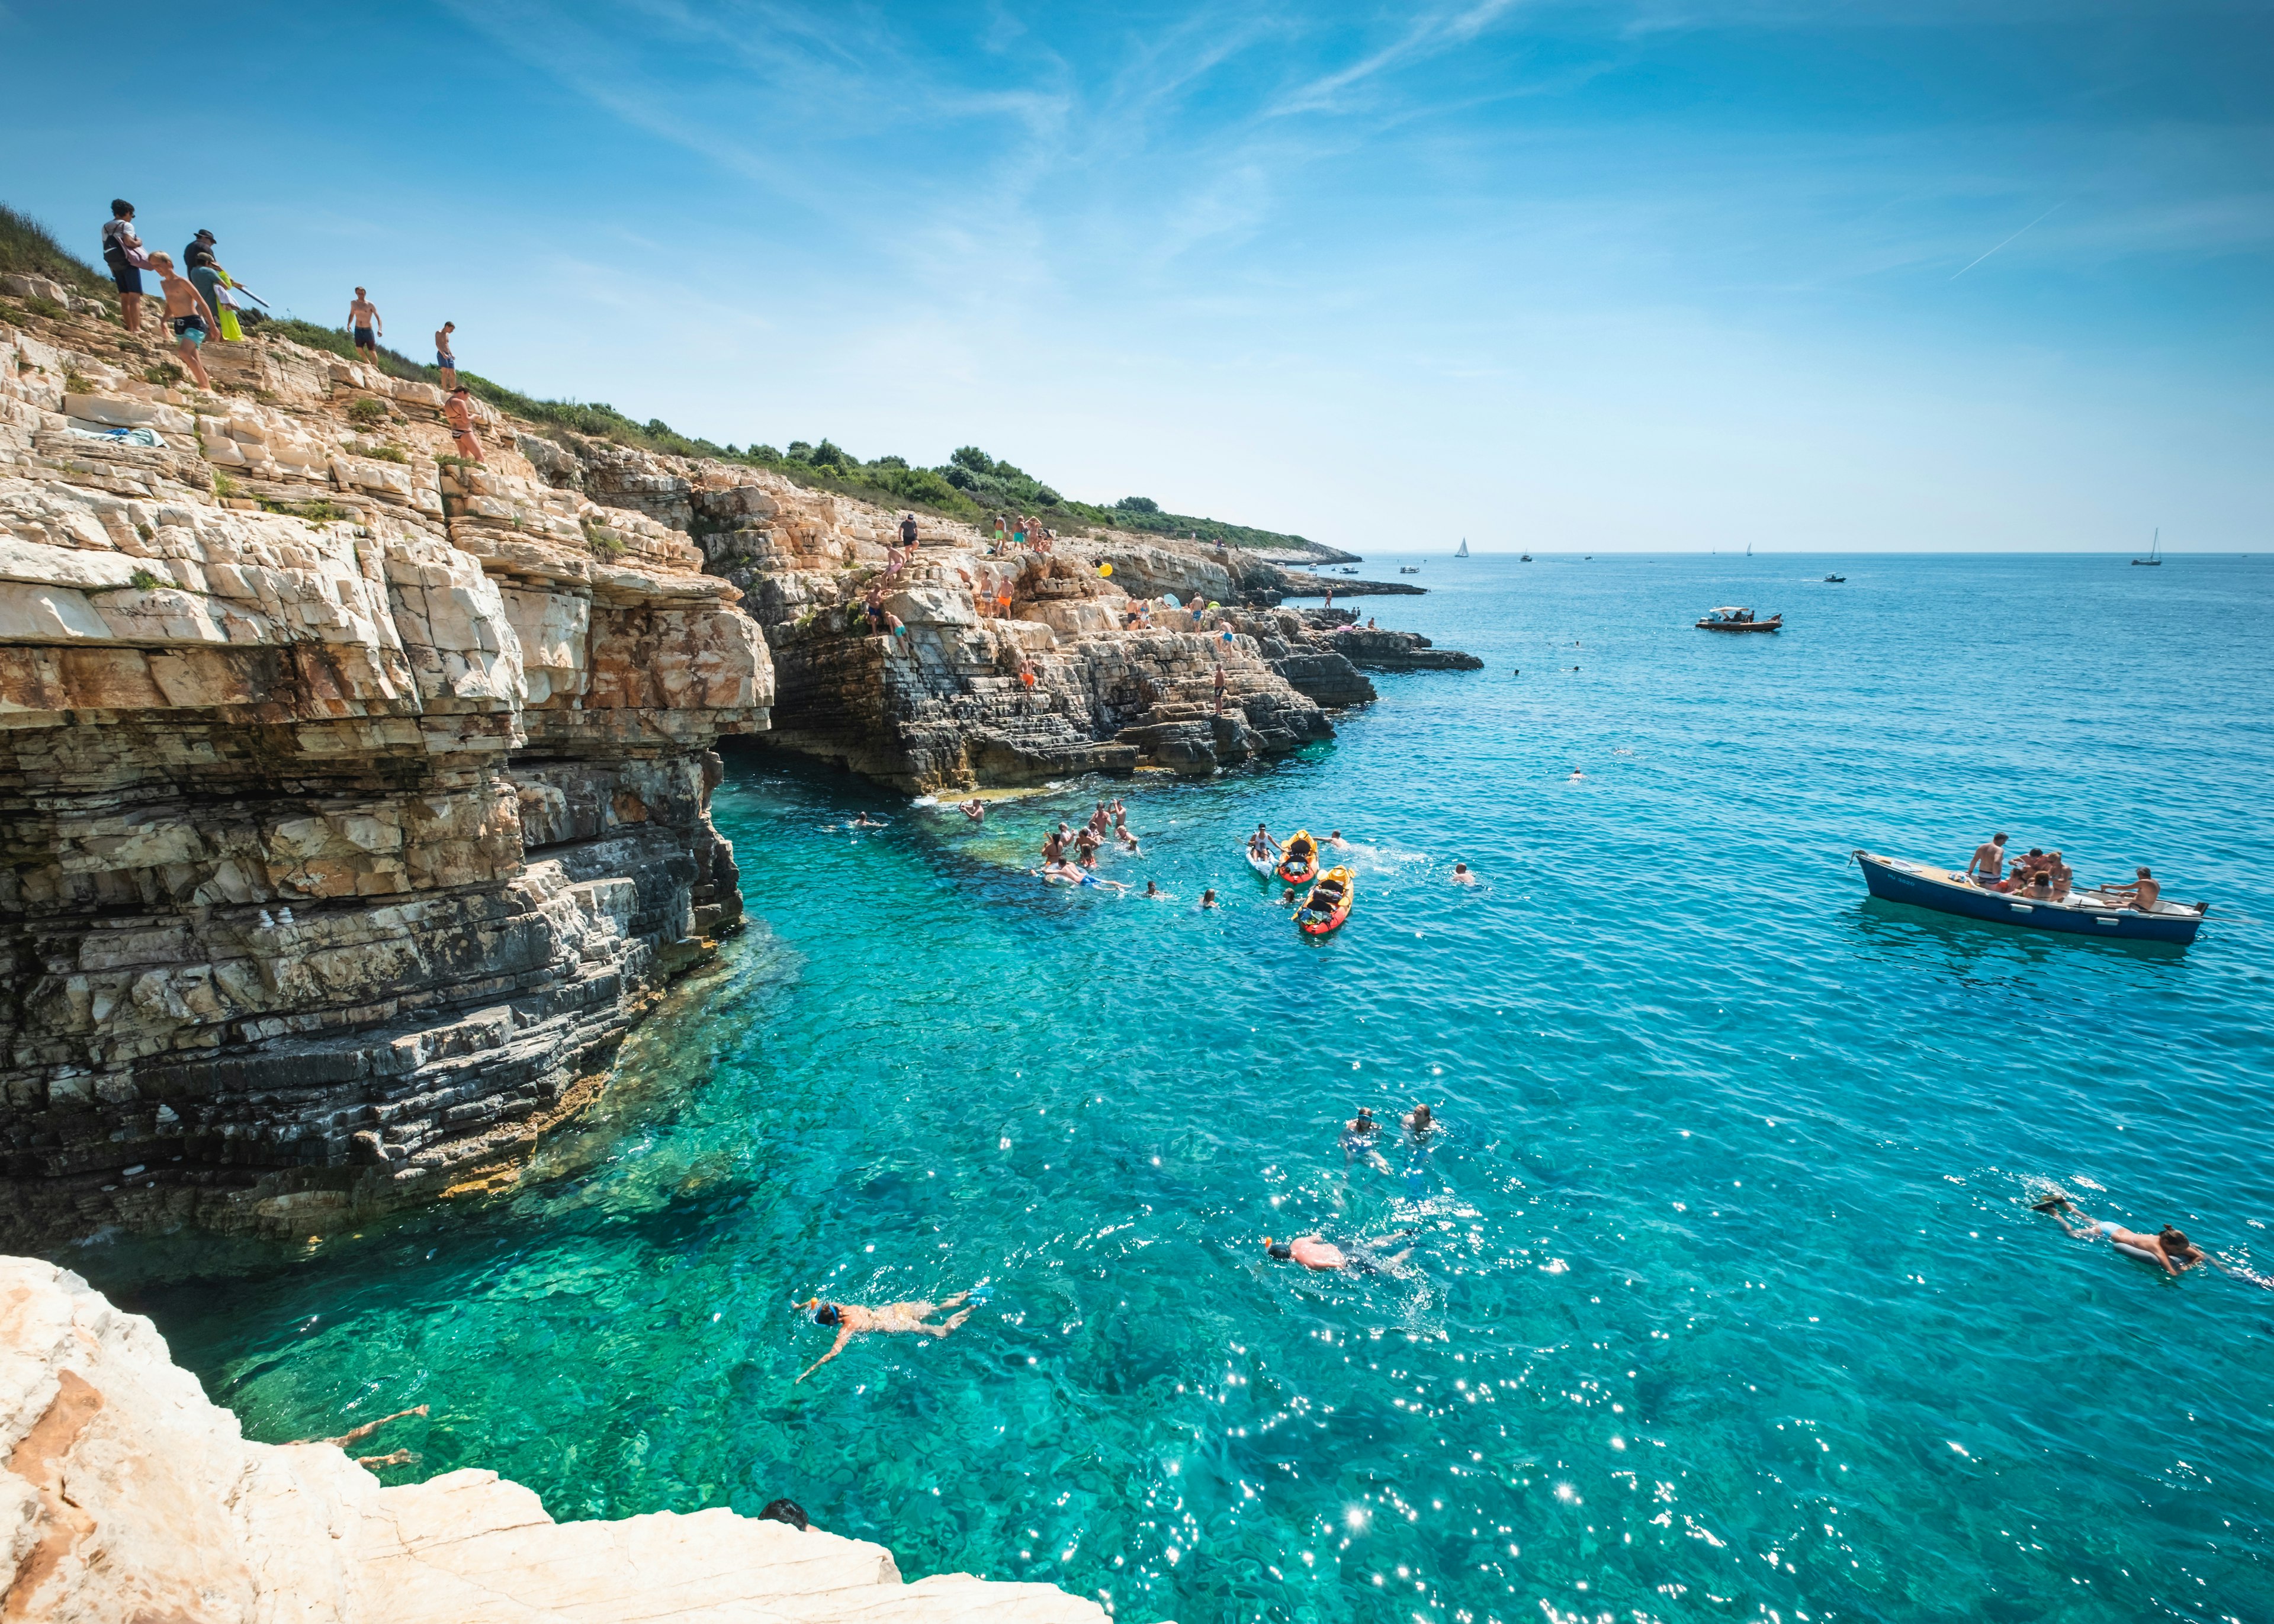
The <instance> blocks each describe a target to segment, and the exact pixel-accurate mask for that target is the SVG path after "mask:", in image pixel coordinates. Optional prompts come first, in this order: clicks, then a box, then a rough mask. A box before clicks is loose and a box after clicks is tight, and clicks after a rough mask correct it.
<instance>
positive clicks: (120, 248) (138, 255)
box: [102, 198, 150, 333]
mask: <svg viewBox="0 0 2274 1624" xmlns="http://www.w3.org/2000/svg"><path fill="white" fill-rule="evenodd" d="M102 262H103V264H104V265H105V266H107V267H109V270H110V285H111V286H112V287H114V288H116V289H118V319H119V320H120V321H121V322H123V323H124V325H125V327H126V330H127V331H128V332H129V333H139V332H140V331H141V330H142V268H143V267H145V266H147V265H148V264H149V263H150V261H149V259H148V258H147V257H146V256H145V255H144V253H143V252H142V239H141V238H140V237H137V236H136V235H135V234H134V205H132V203H129V202H128V201H127V200H126V199H124V198H113V199H110V218H109V220H107V221H105V222H103V226H102Z"/></svg>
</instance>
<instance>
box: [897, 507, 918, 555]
mask: <svg viewBox="0 0 2274 1624" xmlns="http://www.w3.org/2000/svg"><path fill="white" fill-rule="evenodd" d="M920 534H921V532H919V531H918V530H917V529H916V516H915V515H914V514H912V513H904V514H902V515H900V545H902V546H904V547H906V548H907V550H908V555H909V556H910V557H911V558H913V557H914V556H915V550H916V542H917V539H918V537H919V535H920Z"/></svg>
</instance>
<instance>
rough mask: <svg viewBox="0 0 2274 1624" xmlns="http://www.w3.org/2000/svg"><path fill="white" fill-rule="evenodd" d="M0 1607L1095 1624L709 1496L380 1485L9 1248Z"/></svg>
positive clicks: (426, 1623) (311, 1621)
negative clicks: (264, 1422) (225, 1392)
mask: <svg viewBox="0 0 2274 1624" xmlns="http://www.w3.org/2000/svg"><path fill="white" fill-rule="evenodd" d="M0 1453H4V1455H5V1457H6V1461H7V1464H6V1466H5V1468H4V1469H0V1530H4V1538H5V1540H6V1544H7V1549H8V1553H9V1566H8V1570H7V1571H8V1578H7V1582H6V1585H5V1593H4V1597H0V1617H5V1618H8V1619H11V1620H13V1619H41V1620H52V1621H53V1624H123V1621H124V1620H148V1621H151V1624H155V1621H156V1620H197V1624H274V1621H275V1620H284V1619H292V1620H303V1621H305V1624H572V1621H573V1624H589V1621H591V1620H610V1621H611V1624H632V1621H636V1620H664V1619H669V1620H673V1624H835V1621H837V1620H859V1621H860V1624H953V1621H956V1620H990V1624H995V1621H999V1624H1103V1621H1104V1620H1105V1616H1106V1615H1105V1613H1104V1612H1103V1609H1102V1608H1100V1607H1099V1606H1098V1605H1097V1604H1096V1603H1095V1602H1089V1601H1083V1600H1080V1599H1078V1598H1074V1597H1072V1596H1068V1595H1066V1594H1065V1592H1064V1591H1062V1590H1057V1589H1055V1588H1053V1587H1052V1586H1050V1585H1046V1584H1021V1583H993V1582H990V1581H987V1580H984V1579H977V1578H974V1577H972V1576H970V1575H968V1574H938V1575H933V1576H931V1577H930V1578H927V1579H923V1580H920V1581H918V1582H917V1583H914V1584H907V1583H902V1582H901V1578H900V1569H899V1568H898V1567H897V1566H896V1565H895V1564H894V1563H893V1560H892V1553H891V1552H889V1551H887V1550H885V1547H883V1546H882V1545H871V1544H869V1543H867V1542H866V1541H863V1540H857V1539H845V1538H839V1537H838V1536H836V1535H834V1534H825V1533H823V1532H821V1531H820V1530H817V1529H807V1530H800V1529H796V1528H793V1527H791V1526H789V1525H788V1524H787V1523H783V1522H767V1521H762V1520H758V1519H754V1518H750V1517H744V1516H739V1515H735V1514H734V1512H732V1511H729V1510H727V1509H725V1508H724V1507H717V1508H713V1509H711V1510H706V1511H697V1512H694V1513H691V1514H689V1515H677V1514H674V1513H672V1512H668V1511H664V1512H657V1513H654V1514H652V1515H648V1516H638V1517H627V1518H625V1519H623V1520H622V1521H621V1522H553V1519H552V1518H551V1517H549V1516H547V1515H546V1512H545V1508H544V1507H543V1506H542V1505H540V1504H539V1503H538V1498H537V1496H536V1495H535V1494H533V1493H531V1492H530V1491H529V1490H527V1489H525V1488H523V1487H522V1486H521V1485H518V1484H514V1483H508V1482H506V1481H504V1480H502V1479H501V1478H500V1477H498V1476H497V1474H496V1473H494V1472H489V1471H478V1470H461V1471H454V1472H448V1473H446V1474H444V1475H443V1476H441V1477H435V1478H433V1479H431V1480H429V1481H427V1482H425V1483H421V1484H414V1485H403V1486H398V1487H395V1488H383V1487H381V1486H380V1482H379V1479H378V1478H377V1477H373V1475H372V1474H371V1473H370V1472H369V1471H367V1470H365V1469H364V1467H363V1466H362V1465H360V1464H358V1462H356V1461H353V1460H351V1459H350V1458H349V1456H348V1455H346V1454H345V1453H344V1452H343V1449H342V1447H341V1446H340V1445H339V1444H338V1443H331V1442H310V1443H297V1444H281V1445H279V1444H258V1443H250V1442H247V1441H246V1440H245V1438H244V1437H243V1436H242V1434H241V1432H240V1431H239V1429H238V1426H237V1417H235V1416H233V1415H231V1414H230V1412H229V1411H227V1410H222V1409H219V1408H217V1407H215V1405H214V1404H212V1403H210V1402H207V1399H206V1396H205V1394H204V1392H203V1390H202V1389H200V1387H199V1386H198V1382H197V1379H196V1378H195V1377H193V1376H192V1375H190V1374H189V1372H186V1371H184V1370H181V1369H179V1368H177V1366H176V1365H174V1364H173V1362H172V1360H171V1359H170V1358H169V1356H168V1354H167V1351H166V1344H165V1342H164V1341H163V1340H162V1338H161V1337H160V1336H159V1335H158V1333H157V1331H156V1330H155V1329H154V1328H153V1327H152V1326H151V1324H150V1322H149V1321H148V1320H147V1319H143V1318H141V1317H140V1316H139V1315H136V1314H128V1313H122V1312H119V1311H118V1310H117V1309H116V1308H114V1307H112V1306H111V1305H110V1304H109V1303H108V1302H107V1301H105V1300H104V1299H103V1297H102V1296H101V1295H99V1294H98V1293H96V1292H94V1291H93V1290H90V1289H88V1288H87V1284H86V1282H84V1281H81V1280H80V1279H79V1277H78V1276H76V1275H74V1274H69V1273H67V1272H66V1271H64V1270H62V1269H58V1268H56V1267H55V1266H54V1265H52V1264H49V1263H41V1262H38V1261H35V1260H34V1259H28V1258H0Z"/></svg>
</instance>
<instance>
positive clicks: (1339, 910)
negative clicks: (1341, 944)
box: [1295, 868, 1358, 936]
mask: <svg viewBox="0 0 2274 1624" xmlns="http://www.w3.org/2000/svg"><path fill="white" fill-rule="evenodd" d="M1357 890H1358V886H1357V883H1356V882H1355V881H1354V880H1352V877H1351V871H1350V870H1349V869H1347V868H1329V869H1328V870H1327V871H1326V873H1325V874H1324V875H1323V876H1321V877H1320V880H1319V883H1317V884H1316V885H1314V886H1313V887H1311V894H1310V895H1309V896H1308V897H1306V898H1304V900H1303V906H1301V907H1299V908H1297V909H1296V910H1295V927H1296V929H1299V930H1300V931H1301V932H1302V933H1303V934H1304V935H1305V936H1328V935H1330V934H1332V933H1333V932H1335V931H1337V930H1339V929H1342V924H1343V921H1344V920H1346V919H1348V918H1349V917H1350V911H1351V901H1352V898H1353V897H1354V896H1355V895H1356V893H1357Z"/></svg>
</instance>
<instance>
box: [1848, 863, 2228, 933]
mask: <svg viewBox="0 0 2274 1624" xmlns="http://www.w3.org/2000/svg"><path fill="white" fill-rule="evenodd" d="M1855 855H1856V864H1857V866H1858V867H1860V868H1862V869H1863V870H1864V884H1865V885H1867V886H1869V887H1870V888H1871V894H1872V895H1873V896H1874V897H1879V898H1885V899H1886V901H1889V902H1908V903H1909V904H1910V905H1911V906H1914V907H1920V908H1932V909H1933V910H1934V911H1935V912H1936V913H1938V914H1964V915H1965V916H1966V917H1967V918H1969V919H1987V920H1994V921H1997V922H1998V923H1999V924H2001V925H2026V926H2028V927H2029V929H2032V930H2066V931H2067V932H2068V933H2069V934H2070V935H2072V936H2101V937H2104V938H2112V939H2114V940H2116V941H2120V942H2178V943H2181V944H2185V943H2188V942H2192V941H2194V940H2195V932H2196V931H2197V930H2200V929H2202V921H2203V915H2204V914H2208V913H2210V904H2209V903H2207V902H2195V903H2182V902H2167V901H2165V899H2164V898H2160V897H2159V898H2157V899H2156V906H2155V907H2154V908H2153V909H2151V910H2150V911H2149V912H2147V913H2144V914H2143V913H2142V912H2141V911H2140V910H2139V909H2138V908H2135V907H2134V906H2131V905H2130V904H2129V903H2124V902H2118V901H2116V900H2114V899H2112V898H2107V897H2104V896H2102V895H2101V894H2100V893H2099V892H2097V891H2073V892H2071V893H2070V894H2069V895H2068V896H2067V898H2064V899H2063V900H2061V901H2059V902H2049V901H2047V900H2045V899H2044V898H2042V897H2022V896H2012V895H2008V894H2007V893H2006V892H2004V891H1987V890H1984V888H1983V887H1981V886H1979V885H1977V884H1976V883H1974V882H1973V881H1972V880H1970V879H1969V878H1967V876H1965V875H1963V874H1958V873H1954V872H1953V871H1951V870H1950V869H1948V868H1934V867H1932V866H1931V865H1930V864H1927V863H1920V862H1913V861H1910V860H1909V858H1905V857H1881V856H1879V855H1878V854H1876V853H1871V852H1857V853H1856V854H1855Z"/></svg>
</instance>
